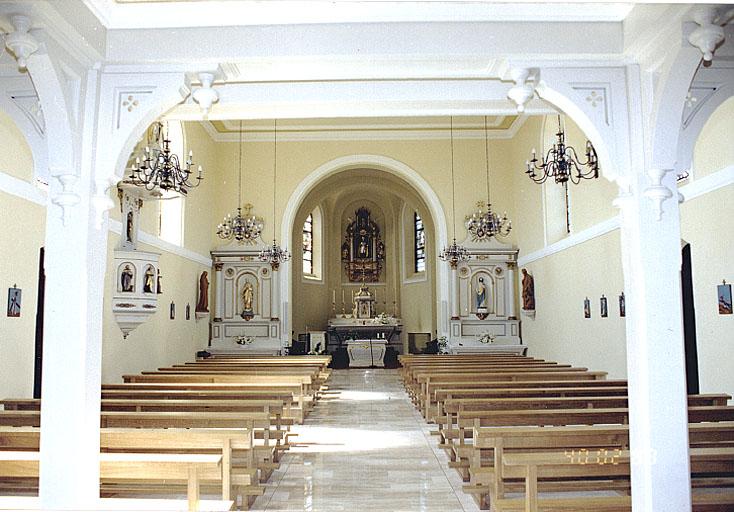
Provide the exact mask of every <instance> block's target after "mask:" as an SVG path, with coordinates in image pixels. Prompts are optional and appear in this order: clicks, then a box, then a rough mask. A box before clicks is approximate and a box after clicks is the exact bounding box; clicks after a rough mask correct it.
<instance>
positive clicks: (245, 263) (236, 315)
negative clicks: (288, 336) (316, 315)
mask: <svg viewBox="0 0 734 512" xmlns="http://www.w3.org/2000/svg"><path fill="white" fill-rule="evenodd" d="M263 249H264V245H263V244H257V245H253V246H247V247H243V246H238V245H236V244H232V245H231V246H227V247H224V248H220V249H219V250H216V251H212V253H211V254H212V261H213V263H214V319H213V320H212V322H211V347H210V349H209V350H210V351H211V352H226V353H249V354H272V355H277V354H279V353H280V351H281V344H280V325H281V323H280V319H279V318H278V314H277V313H276V312H277V311H278V301H279V300H280V297H279V294H278V287H277V277H278V276H277V272H273V269H272V268H271V267H270V264H268V263H264V262H262V261H260V259H259V258H258V255H259V254H260V251H261V250H263Z"/></svg>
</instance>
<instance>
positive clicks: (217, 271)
mask: <svg viewBox="0 0 734 512" xmlns="http://www.w3.org/2000/svg"><path fill="white" fill-rule="evenodd" d="M223 266H224V265H223V264H222V263H215V264H214V283H215V284H214V286H215V287H216V290H215V293H214V321H215V322H221V321H222V316H223V314H224V313H223V312H222V309H223V308H224V281H223V277H222V267H223Z"/></svg>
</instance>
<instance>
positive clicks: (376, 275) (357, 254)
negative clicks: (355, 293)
mask: <svg viewBox="0 0 734 512" xmlns="http://www.w3.org/2000/svg"><path fill="white" fill-rule="evenodd" d="M341 260H342V264H343V265H344V271H345V273H346V276H347V279H348V280H349V281H350V282H352V283H358V282H367V283H376V282H378V281H379V280H380V273H381V272H382V267H383V264H384V262H385V243H384V242H383V240H382V235H381V233H380V227H379V226H378V225H377V223H376V222H374V221H373V220H372V218H371V214H370V211H369V210H368V209H367V208H365V207H361V208H358V209H357V211H355V212H354V219H351V218H350V219H349V222H348V224H347V228H346V233H345V234H344V242H343V243H342V246H341Z"/></svg>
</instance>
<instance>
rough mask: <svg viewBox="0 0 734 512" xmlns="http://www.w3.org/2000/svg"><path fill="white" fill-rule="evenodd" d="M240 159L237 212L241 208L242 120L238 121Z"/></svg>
mask: <svg viewBox="0 0 734 512" xmlns="http://www.w3.org/2000/svg"><path fill="white" fill-rule="evenodd" d="M239 149H240V158H239V170H240V175H239V176H240V179H239V181H238V185H237V209H238V210H239V209H240V207H241V206H242V119H240V146H239Z"/></svg>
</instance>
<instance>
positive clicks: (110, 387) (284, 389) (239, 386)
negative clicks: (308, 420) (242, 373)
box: [102, 381, 313, 423]
mask: <svg viewBox="0 0 734 512" xmlns="http://www.w3.org/2000/svg"><path fill="white" fill-rule="evenodd" d="M141 390H147V391H152V390H159V391H162V392H164V393H169V394H170V393H178V392H180V391H227V392H232V393H236V392H242V393H253V392H255V391H260V392H261V393H263V394H265V395H267V394H269V393H290V395H291V396H293V398H294V399H295V401H296V403H297V404H298V405H297V409H298V410H300V411H301V417H300V419H299V421H298V422H299V423H302V422H303V418H304V417H305V415H306V413H307V411H308V410H309V409H310V407H311V405H312V403H313V401H312V397H310V396H306V395H305V394H304V392H303V385H302V384H300V383H291V384H283V383H281V384H273V383H265V382H248V383H242V382H239V383H232V382H225V383H222V382H218V383H210V382H207V383H202V382H172V381H169V382H144V383H142V382H128V383H122V384H102V396H103V397H104V396H105V395H107V396H109V393H110V392H111V391H118V392H121V393H122V392H130V391H134V392H138V391H141Z"/></svg>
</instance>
